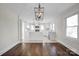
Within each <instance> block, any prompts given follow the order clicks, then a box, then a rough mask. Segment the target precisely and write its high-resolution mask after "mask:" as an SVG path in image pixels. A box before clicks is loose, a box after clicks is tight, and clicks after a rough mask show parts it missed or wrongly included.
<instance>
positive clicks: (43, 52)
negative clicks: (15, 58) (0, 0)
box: [0, 3, 79, 56]
mask: <svg viewBox="0 0 79 59" xmlns="http://www.w3.org/2000/svg"><path fill="white" fill-rule="evenodd" d="M0 56H79V3H0Z"/></svg>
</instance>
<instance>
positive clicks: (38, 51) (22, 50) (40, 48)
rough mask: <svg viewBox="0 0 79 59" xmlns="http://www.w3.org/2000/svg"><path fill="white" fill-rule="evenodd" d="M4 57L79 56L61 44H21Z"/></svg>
mask: <svg viewBox="0 0 79 59" xmlns="http://www.w3.org/2000/svg"><path fill="white" fill-rule="evenodd" d="M2 56H78V55H77V54H75V53H74V52H72V51H71V50H69V49H68V48H66V47H64V46H63V45H62V44H60V43H45V44H42V43H20V44H17V45H16V46H15V47H13V48H12V49H10V50H9V51H7V52H6V53H4V54H3V55H2Z"/></svg>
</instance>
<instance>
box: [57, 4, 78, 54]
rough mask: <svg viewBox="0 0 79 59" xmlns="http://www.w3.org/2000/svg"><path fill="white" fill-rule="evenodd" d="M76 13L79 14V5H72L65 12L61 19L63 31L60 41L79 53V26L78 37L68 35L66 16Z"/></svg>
mask: <svg viewBox="0 0 79 59" xmlns="http://www.w3.org/2000/svg"><path fill="white" fill-rule="evenodd" d="M75 13H77V14H79V5H78V4H77V5H75V6H72V7H71V8H69V9H67V10H66V11H64V12H63V14H62V17H61V18H60V19H61V26H60V27H61V28H60V29H61V31H60V33H61V34H60V37H59V40H58V41H59V42H61V43H62V44H63V45H65V46H66V47H68V48H69V49H71V50H72V51H74V52H75V53H77V54H79V26H78V39H73V38H69V37H66V25H65V24H66V22H65V21H66V17H68V16H71V15H74V14H75ZM78 22H79V19H78Z"/></svg>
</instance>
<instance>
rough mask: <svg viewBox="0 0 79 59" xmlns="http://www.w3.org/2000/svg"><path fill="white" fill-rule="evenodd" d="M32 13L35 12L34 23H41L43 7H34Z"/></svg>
mask: <svg viewBox="0 0 79 59" xmlns="http://www.w3.org/2000/svg"><path fill="white" fill-rule="evenodd" d="M34 11H35V20H36V21H41V20H43V18H44V17H43V16H44V7H41V5H40V3H39V5H38V7H34Z"/></svg>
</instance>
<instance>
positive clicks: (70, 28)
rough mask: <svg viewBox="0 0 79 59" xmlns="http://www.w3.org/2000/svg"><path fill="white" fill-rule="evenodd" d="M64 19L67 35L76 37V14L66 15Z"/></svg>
mask: <svg viewBox="0 0 79 59" xmlns="http://www.w3.org/2000/svg"><path fill="white" fill-rule="evenodd" d="M66 21H67V23H66V35H67V37H72V38H77V27H78V14H76V15H73V16H71V17H68V18H67V19H66Z"/></svg>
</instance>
